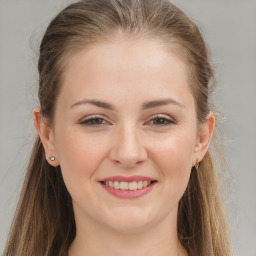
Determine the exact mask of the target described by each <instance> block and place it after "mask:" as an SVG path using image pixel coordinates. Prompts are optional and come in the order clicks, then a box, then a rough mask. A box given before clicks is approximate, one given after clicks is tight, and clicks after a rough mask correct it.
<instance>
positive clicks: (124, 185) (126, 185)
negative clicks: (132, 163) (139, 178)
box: [119, 181, 129, 190]
mask: <svg viewBox="0 0 256 256" xmlns="http://www.w3.org/2000/svg"><path fill="white" fill-rule="evenodd" d="M119 187H120V189H121V190H128V187H129V183H128V182H124V181H121V182H120V185H119Z"/></svg>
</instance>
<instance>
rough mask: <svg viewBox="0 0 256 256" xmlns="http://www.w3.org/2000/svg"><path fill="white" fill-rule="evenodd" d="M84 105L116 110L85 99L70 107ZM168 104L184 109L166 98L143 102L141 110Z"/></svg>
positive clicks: (178, 103)
mask: <svg viewBox="0 0 256 256" xmlns="http://www.w3.org/2000/svg"><path fill="white" fill-rule="evenodd" d="M86 104H90V105H94V106H96V107H99V108H105V109H109V110H113V111H116V108H115V107H114V106H113V105H112V104H110V103H107V102H103V101H99V100H96V99H85V100H81V101H78V102H76V103H74V104H73V105H71V108H74V107H76V106H79V105H86ZM169 104H172V105H176V106H178V107H181V108H184V107H185V106H184V105H183V104H181V103H180V102H178V101H176V100H174V99H171V98H167V99H159V100H153V101H148V102H145V103H143V104H142V108H141V109H142V110H147V109H150V108H155V107H159V106H165V105H169Z"/></svg>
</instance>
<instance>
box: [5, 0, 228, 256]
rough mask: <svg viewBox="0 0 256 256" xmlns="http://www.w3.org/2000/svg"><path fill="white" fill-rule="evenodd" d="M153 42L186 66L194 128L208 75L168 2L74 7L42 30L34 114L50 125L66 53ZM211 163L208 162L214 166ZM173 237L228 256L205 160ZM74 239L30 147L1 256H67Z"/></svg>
mask: <svg viewBox="0 0 256 256" xmlns="http://www.w3.org/2000/svg"><path fill="white" fill-rule="evenodd" d="M117 34H118V35H120V34H121V35H125V36H128V37H133V36H135V37H138V36H139V37H147V38H158V39H160V40H161V41H162V42H164V44H165V45H166V46H167V47H169V48H170V49H172V51H175V52H176V53H177V54H178V56H180V57H181V58H182V59H183V61H184V62H185V63H187V70H188V76H189V79H190V85H191V90H192V92H193V95H194V97H195V100H196V103H197V105H196V108H197V118H198V122H203V121H205V120H206V116H207V114H208V113H209V111H210V110H212V109H211V106H210V103H209V95H210V92H211V90H212V85H213V80H214V74H213V69H212V67H211V64H210V62H209V56H208V52H207V48H206V46H205V42H204V40H203V38H202V35H201V33H200V31H199V29H198V28H197V26H196V25H195V24H194V23H193V22H192V21H191V20H190V19H189V18H188V17H187V16H186V15H185V14H184V13H183V12H182V11H181V10H180V9H178V8H177V7H175V6H174V5H173V4H171V3H170V2H169V1H168V0H81V1H78V2H77V3H74V4H71V5H69V6H68V7H66V8H65V9H64V10H63V11H61V12H60V13H59V14H58V15H57V16H56V17H55V18H54V19H53V20H52V21H51V23H50V24H49V26H48V28H47V30H46V32H45V35H44V37H43V39H42V42H41V45H40V55H39V62H38V71H39V78H40V79H39V92H38V97H39V101H40V107H41V114H42V116H43V117H44V118H45V119H46V120H47V122H48V124H49V125H51V124H52V123H53V122H54V112H55V104H56V100H57V97H58V94H59V91H60V90H61V80H62V74H63V71H64V68H65V64H66V62H67V60H68V58H69V56H71V55H72V53H73V52H75V51H78V50H79V49H84V48H85V47H87V46H90V45H91V44H93V43H95V42H99V41H101V40H113V39H114V38H115V36H117ZM214 160H215V159H214ZM177 227H178V230H177V232H178V236H179V239H180V242H181V243H182V244H183V246H184V247H185V248H186V249H187V250H188V252H189V254H190V255H196V256H206V255H207V256H219V255H222V256H231V255H232V250H231V243H230V236H229V232H228V224H227V220H226V217H225V213H224V210H223V207H222V202H221V199H220V194H219V188H218V182H217V175H216V168H215V165H214V163H213V160H212V157H211V154H210V153H209V152H208V153H207V154H206V156H205V157H204V159H203V160H202V162H201V164H200V167H199V169H198V170H195V169H194V168H193V169H192V172H191V177H190V180H189V184H188V187H187V189H186V191H185V193H184V195H183V197H182V199H181V200H180V203H179V210H178V223H177ZM75 235H76V227H75V220H74V213H73V208H72V200H71V197H70V194H69V193H68V191H67V189H66V187H65V184H64V182H63V179H62V174H61V169H60V167H57V168H54V167H52V166H50V165H49V164H48V162H47V161H46V156H45V152H44V148H43V146H42V143H41V141H40V139H39V138H37V139H36V142H35V145H34V148H33V150H32V155H31V159H30V163H29V166H28V170H27V174H26V177H25V181H24V185H23V189H22V193H21V196H20V200H19V203H18V207H17V210H16V214H15V218H14V221H13V224H12V227H11V231H10V234H9V239H8V242H7V245H6V248H5V251H4V256H14V255H15V256H16V255H22V256H34V255H38V256H43V255H44V256H57V255H67V252H68V248H69V246H70V244H71V243H72V241H73V240H74V238H75Z"/></svg>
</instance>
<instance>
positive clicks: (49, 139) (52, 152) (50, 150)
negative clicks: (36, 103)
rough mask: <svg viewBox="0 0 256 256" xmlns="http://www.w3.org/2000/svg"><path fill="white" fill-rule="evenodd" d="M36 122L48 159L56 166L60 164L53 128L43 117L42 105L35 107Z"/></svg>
mask: <svg viewBox="0 0 256 256" xmlns="http://www.w3.org/2000/svg"><path fill="white" fill-rule="evenodd" d="M33 114H34V124H35V128H36V130H37V132H38V135H39V136H40V139H41V141H42V144H43V147H44V150H45V154H46V160H47V161H48V163H49V164H50V165H52V166H54V167H56V166H58V165H59V161H58V159H57V155H56V148H55V143H54V133H53V131H52V129H51V128H50V127H49V126H47V124H46V123H45V121H44V120H43V117H42V116H41V113H40V107H36V108H35V109H34V112H33ZM51 157H54V158H55V159H54V160H50V158H51Z"/></svg>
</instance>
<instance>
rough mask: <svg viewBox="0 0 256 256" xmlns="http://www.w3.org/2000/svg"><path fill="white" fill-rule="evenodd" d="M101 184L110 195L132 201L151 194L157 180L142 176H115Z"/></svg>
mask: <svg viewBox="0 0 256 256" xmlns="http://www.w3.org/2000/svg"><path fill="white" fill-rule="evenodd" d="M100 183H101V184H102V186H103V188H104V189H105V190H107V191H108V192H109V193H110V194H112V195H114V196H116V197H119V198H123V199H132V198H138V197H141V196H143V195H145V194H147V193H149V192H150V191H151V190H152V188H153V186H154V185H155V184H156V183H157V180H153V179H151V178H149V177H142V176H133V177H120V176H115V177H110V178H107V179H104V180H101V181H100Z"/></svg>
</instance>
